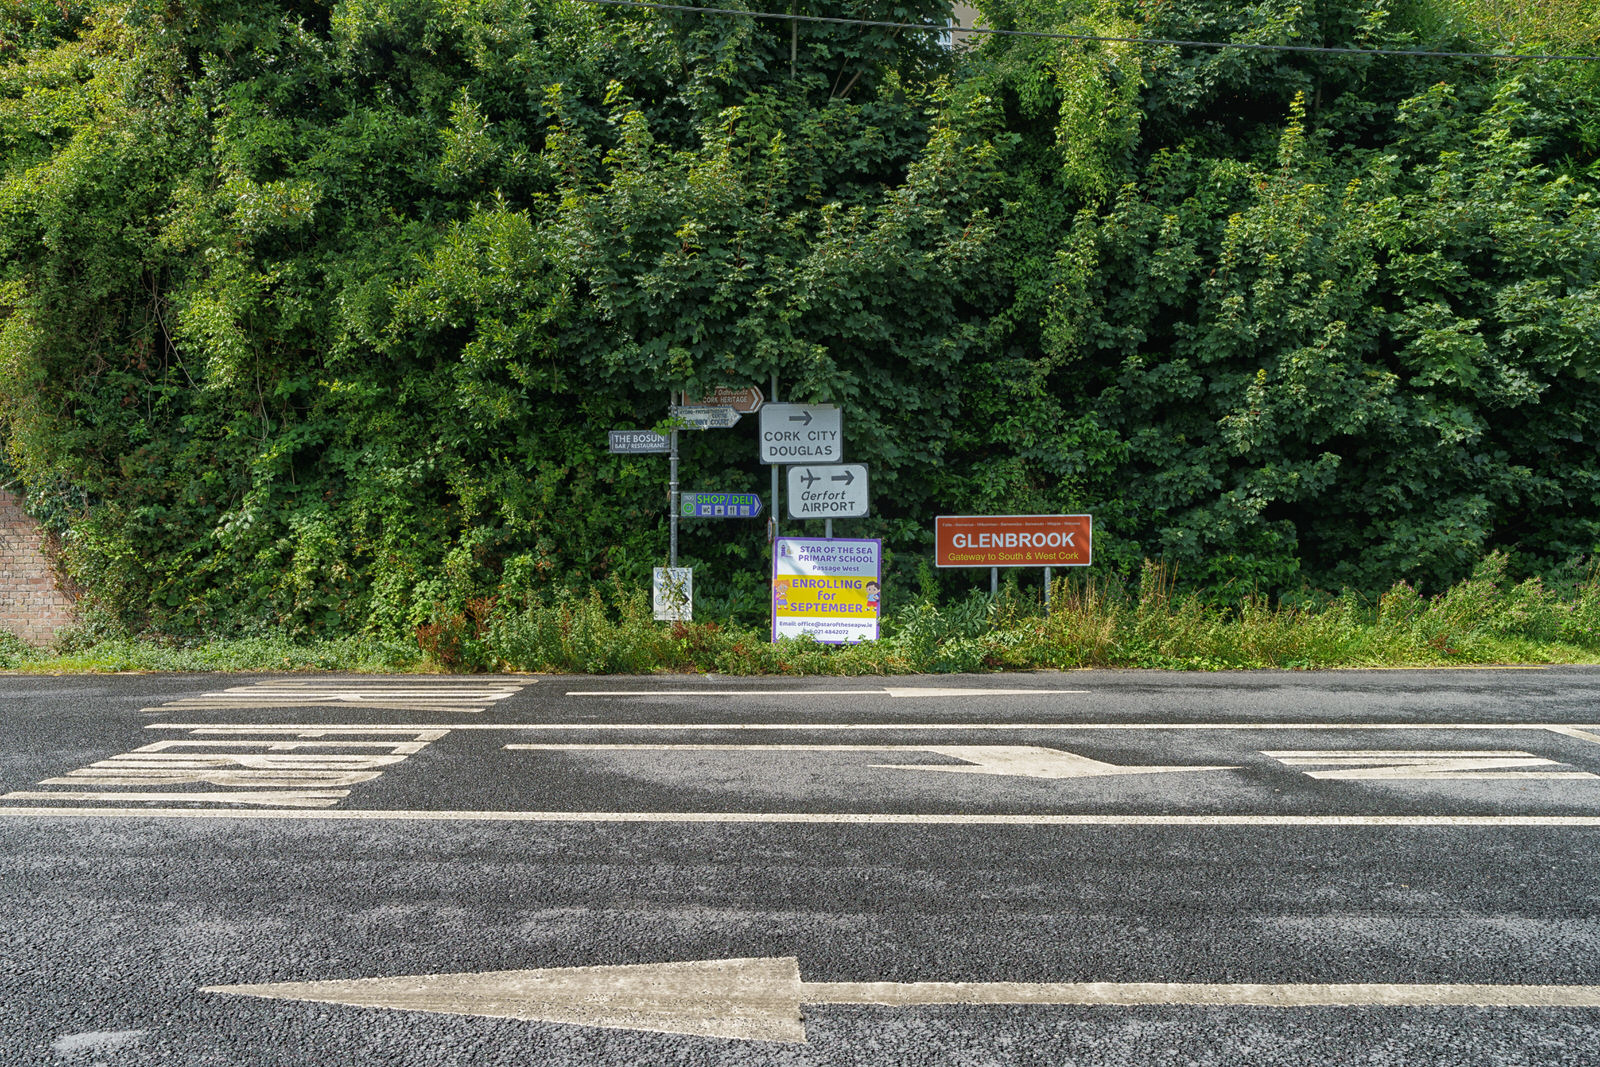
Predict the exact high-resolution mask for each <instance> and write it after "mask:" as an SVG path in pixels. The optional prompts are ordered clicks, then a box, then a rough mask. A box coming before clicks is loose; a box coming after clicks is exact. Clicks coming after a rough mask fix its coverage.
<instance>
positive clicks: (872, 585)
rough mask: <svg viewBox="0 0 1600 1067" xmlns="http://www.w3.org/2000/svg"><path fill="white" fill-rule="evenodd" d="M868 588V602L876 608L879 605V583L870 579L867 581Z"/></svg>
mask: <svg viewBox="0 0 1600 1067" xmlns="http://www.w3.org/2000/svg"><path fill="white" fill-rule="evenodd" d="M866 588H867V603H868V604H871V605H872V607H873V609H874V610H876V609H877V607H878V595H879V590H878V583H877V582H874V581H871V580H869V581H868V582H867V586H866Z"/></svg>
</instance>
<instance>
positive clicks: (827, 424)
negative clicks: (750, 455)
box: [761, 404, 844, 463]
mask: <svg viewBox="0 0 1600 1067" xmlns="http://www.w3.org/2000/svg"><path fill="white" fill-rule="evenodd" d="M842 459H844V415H843V413H841V412H840V411H839V409H838V408H836V407H833V406H832V405H829V404H766V405H764V406H763V407H762V408H761V462H763V463H838V462H839V461H840V460H842Z"/></svg>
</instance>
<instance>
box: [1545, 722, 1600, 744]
mask: <svg viewBox="0 0 1600 1067" xmlns="http://www.w3.org/2000/svg"><path fill="white" fill-rule="evenodd" d="M1596 729H1600V727H1590V728H1588V729H1580V728H1579V727H1576V726H1552V727H1549V730H1550V732H1551V733H1553V734H1565V735H1566V736H1567V737H1576V738H1577V739H1578V740H1579V741H1592V742H1593V743H1594V744H1597V745H1600V733H1595V732H1594V731H1595V730H1596Z"/></svg>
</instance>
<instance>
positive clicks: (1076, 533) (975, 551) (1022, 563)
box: [933, 515, 1094, 567]
mask: <svg viewBox="0 0 1600 1067" xmlns="http://www.w3.org/2000/svg"><path fill="white" fill-rule="evenodd" d="M933 541H934V563H935V564H936V565H937V566H940V567H1087V566H1088V565H1089V563H1090V558H1091V556H1092V555H1093V549H1094V520H1093V519H1092V518H1091V517H1090V516H1088V515H940V516H939V517H938V518H936V519H934V521H933Z"/></svg>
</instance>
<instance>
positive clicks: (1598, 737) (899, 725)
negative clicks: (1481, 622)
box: [145, 722, 1600, 744]
mask: <svg viewBox="0 0 1600 1067" xmlns="http://www.w3.org/2000/svg"><path fill="white" fill-rule="evenodd" d="M439 728H440V727H439V724H438V723H416V724H411V725H383V724H376V725H370V726H362V725H355V724H351V725H335V724H329V723H282V722H263V723H230V724H226V725H219V724H218V723H214V722H153V723H148V724H147V725H146V726H145V729H146V730H190V731H193V732H194V733H195V734H230V733H262V734H267V733H283V734H297V735H299V734H304V735H305V736H313V735H323V734H334V733H372V734H381V733H386V732H390V731H393V732H398V733H413V732H415V731H417V730H437V729H439ZM448 729H449V730H452V731H456V730H528V731H556V732H561V731H567V730H576V731H606V730H615V731H618V732H622V733H630V732H631V733H648V732H651V731H658V730H659V731H664V732H665V731H678V730H682V731H695V730H715V731H721V730H727V731H749V730H755V731H761V730H766V731H772V730H776V731H788V730H794V731H802V730H803V731H823V732H829V731H839V732H863V731H865V732H872V731H903V730H941V731H944V730H948V731H956V732H963V731H971V730H987V731H1002V732H1003V731H1016V732H1019V733H1027V732H1033V731H1040V730H1063V731H1079V730H1082V731H1090V732H1094V731H1101V732H1104V731H1110V732H1113V733H1115V732H1117V731H1121V730H1130V731H1134V730H1137V731H1145V730H1211V731H1215V730H1247V731H1248V730H1307V731H1328V730H1358V731H1359V730H1472V731H1477V730H1485V731H1501V730H1504V731H1529V732H1533V733H1558V734H1562V735H1564V736H1567V737H1577V738H1580V739H1581V740H1593V741H1594V742H1595V743H1597V744H1600V725H1594V724H1588V723H1583V724H1569V723H1471V722H1373V723H1328V722H1179V723H1171V722H652V723H635V722H464V723H454V722H453V723H451V724H450V725H449V727H448ZM1590 731H1592V732H1594V733H1595V737H1593V738H1587V737H1582V736H1581V735H1582V734H1583V733H1584V732H1590Z"/></svg>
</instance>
